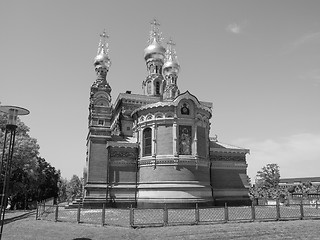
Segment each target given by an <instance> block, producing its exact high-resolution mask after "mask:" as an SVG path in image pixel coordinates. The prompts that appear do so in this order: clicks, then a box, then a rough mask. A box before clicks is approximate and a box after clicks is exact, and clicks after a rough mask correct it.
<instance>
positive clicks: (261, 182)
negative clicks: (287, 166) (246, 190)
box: [250, 163, 287, 199]
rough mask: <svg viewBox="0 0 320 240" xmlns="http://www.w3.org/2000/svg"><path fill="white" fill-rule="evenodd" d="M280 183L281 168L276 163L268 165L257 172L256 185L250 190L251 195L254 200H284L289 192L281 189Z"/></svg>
mask: <svg viewBox="0 0 320 240" xmlns="http://www.w3.org/2000/svg"><path fill="white" fill-rule="evenodd" d="M279 182H280V169H279V166H278V165H277V164H275V163H271V164H267V165H266V166H264V167H263V168H262V169H261V170H260V171H258V172H257V176H256V181H255V184H254V186H253V187H251V189H250V195H251V197H252V198H270V199H279V198H284V197H285V196H286V191H287V190H286V189H284V188H281V187H280V186H279Z"/></svg>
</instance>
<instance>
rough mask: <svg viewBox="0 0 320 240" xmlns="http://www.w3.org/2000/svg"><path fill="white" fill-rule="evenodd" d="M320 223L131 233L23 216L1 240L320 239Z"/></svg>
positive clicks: (250, 224)
mask: <svg viewBox="0 0 320 240" xmlns="http://www.w3.org/2000/svg"><path fill="white" fill-rule="evenodd" d="M319 226H320V220H296V221H278V222H276V221H273V222H248V223H236V222H233V223H226V224H213V225H193V226H174V227H173V226H172V227H154V228H140V229H132V228H129V227H114V226H104V227H101V226H98V225H93V224H77V223H70V222H52V221H41V220H35V216H34V214H26V213H23V214H22V215H21V217H20V218H19V217H16V216H15V217H14V219H13V221H9V222H8V223H6V224H5V225H4V230H3V237H2V239H6V240H11V239H12V240H13V239H15V240H16V239H32V240H36V239H45V240H52V239H65V240H77V239H78V240H80V239H82V240H90V239H92V240H95V239H112V240H113V239H152V240H156V239H320V227H319Z"/></svg>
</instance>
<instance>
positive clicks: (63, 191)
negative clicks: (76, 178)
mask: <svg viewBox="0 0 320 240" xmlns="http://www.w3.org/2000/svg"><path fill="white" fill-rule="evenodd" d="M67 186H68V180H67V179H65V178H62V177H60V179H59V182H58V188H59V195H58V201H59V202H65V201H67V200H68V195H67Z"/></svg>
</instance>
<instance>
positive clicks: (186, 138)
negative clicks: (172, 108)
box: [179, 126, 192, 155]
mask: <svg viewBox="0 0 320 240" xmlns="http://www.w3.org/2000/svg"><path fill="white" fill-rule="evenodd" d="M191 136H192V131H191V126H179V154H181V155H190V154H191V142H192V141H191Z"/></svg>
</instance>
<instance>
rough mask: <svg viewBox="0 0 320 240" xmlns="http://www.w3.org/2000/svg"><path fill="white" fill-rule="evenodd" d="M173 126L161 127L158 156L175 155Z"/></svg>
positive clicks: (158, 136) (158, 131) (158, 137)
mask: <svg viewBox="0 0 320 240" xmlns="http://www.w3.org/2000/svg"><path fill="white" fill-rule="evenodd" d="M172 146H173V139H172V126H171V125H160V126H158V129H157V155H170V154H171V155H172V154H173V147H172Z"/></svg>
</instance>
